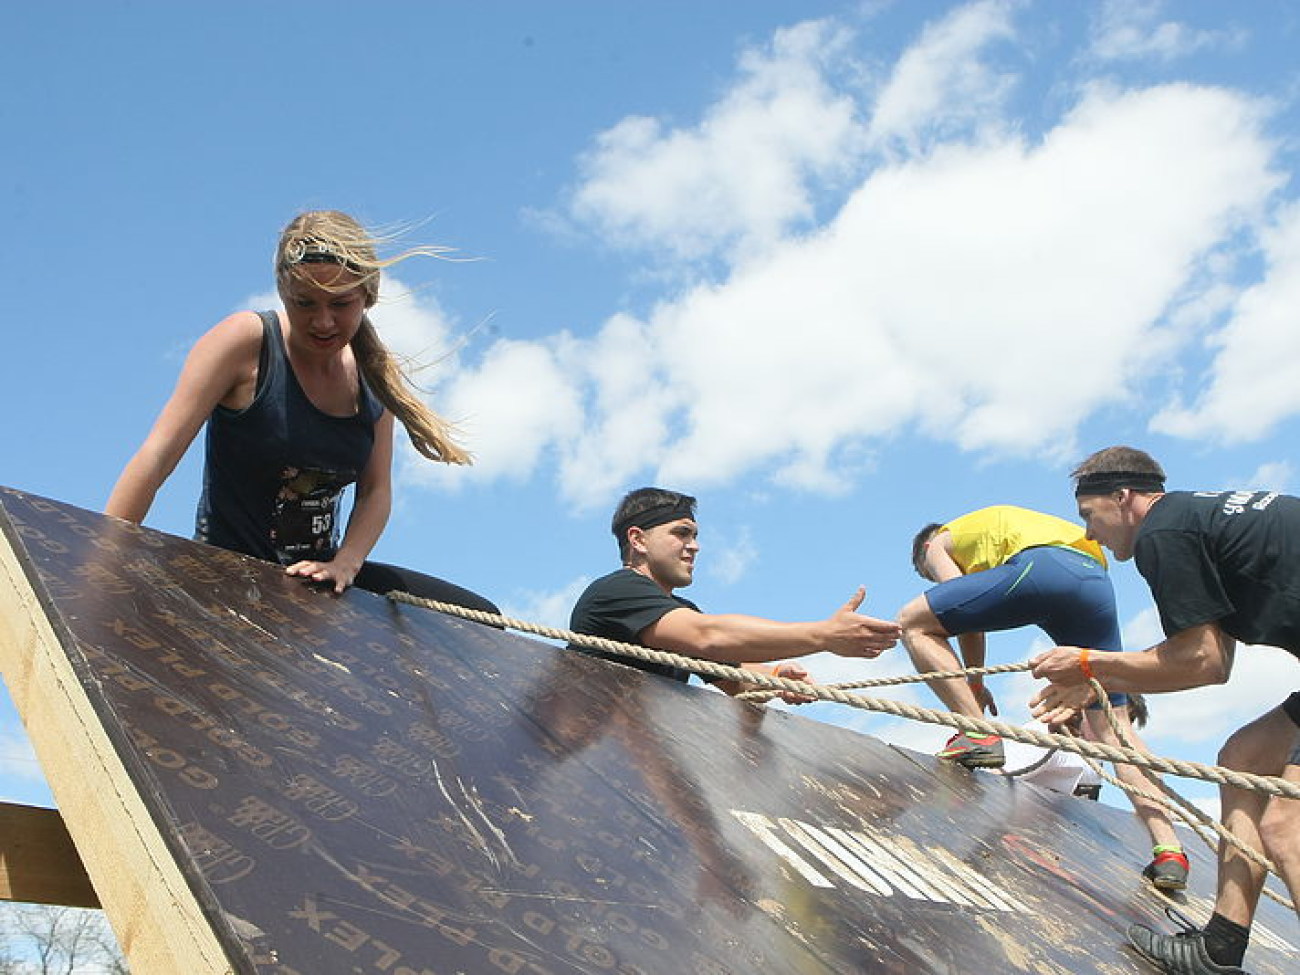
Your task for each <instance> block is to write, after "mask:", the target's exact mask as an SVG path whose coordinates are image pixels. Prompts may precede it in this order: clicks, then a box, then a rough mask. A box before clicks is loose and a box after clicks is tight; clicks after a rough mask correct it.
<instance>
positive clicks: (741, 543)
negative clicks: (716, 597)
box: [707, 526, 758, 585]
mask: <svg viewBox="0 0 1300 975" xmlns="http://www.w3.org/2000/svg"><path fill="white" fill-rule="evenodd" d="M708 545H709V558H708V563H707V564H708V572H709V575H711V576H713V577H714V578H717V579H720V580H721V581H722V582H723V583H725V584H726V585H732V584H733V583H735V582H737V581H739V580H740V579H741V578H743V577H744V575H745V573H746V572H748V571H749V567H750V566H751V565H753V564H754V562H755V560H756V559H757V558H758V546H757V545H755V543H754V534H753V532H751V531H750V530H749V528H748V526H745V527H742V528H741V529H740V531H739V532H737V533H736V535H735V536H734V537H731V538H720V537H715V535H714V533H710V536H709V542H708Z"/></svg>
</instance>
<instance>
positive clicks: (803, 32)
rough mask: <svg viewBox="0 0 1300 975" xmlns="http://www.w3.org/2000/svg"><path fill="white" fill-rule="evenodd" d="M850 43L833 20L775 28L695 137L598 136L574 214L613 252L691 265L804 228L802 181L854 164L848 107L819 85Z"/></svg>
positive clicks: (647, 131)
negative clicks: (662, 253)
mask: <svg viewBox="0 0 1300 975" xmlns="http://www.w3.org/2000/svg"><path fill="white" fill-rule="evenodd" d="M846 40H847V36H846V35H845V34H844V33H843V32H842V31H841V30H840V29H838V28H836V27H834V26H832V25H831V24H829V23H828V22H824V21H813V22H808V23H803V24H799V25H797V26H795V27H791V28H787V29H784V30H779V31H777V32H776V34H775V36H774V37H773V39H772V44H771V47H770V49H769V50H766V51H758V50H750V51H747V52H745V53H744V54H743V55H742V57H741V59H740V66H739V67H740V74H741V78H740V80H739V81H738V82H737V84H736V85H735V86H734V87H733V88H732V89H731V91H729V92H728V93H726V94H725V95H724V96H723V97H722V98H721V99H719V101H718V102H717V103H716V104H715V105H714V106H713V107H712V108H710V109H709V110H708V111H707V112H706V113H705V115H704V117H703V118H702V119H701V121H700V122H699V124H698V125H696V126H694V127H692V128H669V127H667V126H666V125H665V124H664V123H663V122H662V121H660V120H659V119H654V118H647V117H643V116H632V117H629V118H626V119H624V120H623V121H621V122H619V123H618V124H617V125H615V126H613V127H612V128H610V129H609V130H607V131H605V132H603V133H601V134H600V135H599V136H597V137H596V144H595V147H594V148H593V149H592V150H591V151H590V152H588V153H587V155H586V156H585V157H584V159H583V160H582V171H583V182H582V184H581V185H580V186H579V187H578V188H577V189H576V191H575V192H574V194H573V199H572V202H571V207H570V210H571V215H572V216H573V217H574V218H575V219H576V220H578V221H579V222H581V223H585V224H589V225H591V226H593V227H595V228H597V229H598V230H599V231H600V232H601V233H602V234H603V235H605V236H606V237H607V238H608V239H609V240H610V241H611V242H615V243H621V244H623V245H626V246H636V247H646V248H650V249H655V250H658V249H660V248H664V249H666V250H667V251H668V252H670V253H671V254H672V255H674V256H676V257H679V258H695V257H700V256H703V255H706V254H708V253H711V252H712V251H713V250H714V249H715V248H718V247H719V246H724V245H736V244H739V243H741V242H743V243H744V244H745V245H746V246H747V247H755V246H763V245H766V244H769V243H771V242H772V241H775V240H777V239H778V238H779V237H780V236H781V234H782V233H783V232H784V231H785V230H786V229H787V228H789V227H790V226H791V225H792V224H793V223H795V222H798V221H804V220H807V219H808V218H809V217H810V216H812V213H813V201H812V198H811V195H810V193H809V189H808V187H807V186H806V185H805V179H806V177H807V176H809V175H824V174H828V173H833V172H835V171H836V170H838V169H840V168H841V167H842V166H843V165H844V163H845V159H846V155H849V156H851V155H852V152H851V150H852V140H853V138H854V136H855V132H856V127H855V125H854V112H855V104H854V102H853V99H852V98H851V97H849V96H848V95H846V94H839V93H836V92H834V91H833V90H832V89H831V88H830V86H829V85H828V83H827V80H826V78H825V77H824V71H825V69H826V68H827V66H828V65H829V64H830V63H832V62H834V61H835V59H836V58H838V57H840V56H842V54H843V51H844V48H845V44H846Z"/></svg>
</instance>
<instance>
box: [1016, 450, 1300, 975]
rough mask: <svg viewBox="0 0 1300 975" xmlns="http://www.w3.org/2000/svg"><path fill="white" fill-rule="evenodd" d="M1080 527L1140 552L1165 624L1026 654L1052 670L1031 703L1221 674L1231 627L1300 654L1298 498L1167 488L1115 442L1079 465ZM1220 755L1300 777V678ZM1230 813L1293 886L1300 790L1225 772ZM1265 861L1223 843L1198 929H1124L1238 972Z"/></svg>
mask: <svg viewBox="0 0 1300 975" xmlns="http://www.w3.org/2000/svg"><path fill="white" fill-rule="evenodd" d="M1074 478H1075V484H1076V486H1075V496H1076V498H1077V499H1078V504H1079V516H1080V517H1081V518H1082V519H1083V521H1084V523H1085V525H1086V526H1087V528H1088V537H1089V538H1092V539H1095V540H1097V541H1099V542H1101V544H1103V545H1105V546H1106V547H1107V548H1109V549H1110V550H1111V551H1112V552H1113V553H1114V555H1115V558H1116V559H1117V560H1119V561H1121V562H1123V561H1126V560H1128V559H1135V560H1136V562H1137V567H1138V571H1139V572H1141V573H1142V577H1143V578H1144V579H1146V581H1147V584H1148V585H1149V586H1150V587H1151V594H1152V596H1153V597H1154V599H1155V602H1156V607H1157V609H1158V610H1159V612H1160V622H1161V625H1162V627H1163V629H1164V632H1165V639H1164V641H1163V642H1161V643H1158V644H1156V645H1155V646H1154V647H1151V648H1150V649H1148V650H1146V651H1145V652H1143V653H1113V654H1111V653H1108V654H1095V655H1092V654H1089V653H1088V651H1087V650H1086V649H1084V648H1079V647H1057V648H1055V649H1053V650H1050V651H1048V652H1047V653H1044V654H1040V655H1039V656H1037V657H1035V658H1034V659H1033V660H1031V661H1030V664H1031V667H1032V670H1033V674H1034V676H1035V677H1043V678H1046V679H1048V680H1049V681H1051V684H1049V685H1048V687H1047V688H1046V689H1045V690H1043V691H1042V692H1041V693H1040V694H1039V695H1038V696H1037V697H1036V698H1035V699H1034V701H1033V702H1031V703H1032V704H1033V708H1034V714H1035V716H1036V717H1040V718H1043V719H1044V720H1047V721H1059V720H1061V719H1062V718H1064V717H1065V716H1067V715H1069V714H1070V713H1072V712H1073V711H1074V710H1076V709H1078V708H1079V707H1081V706H1083V705H1085V704H1087V703H1089V702H1090V701H1091V699H1092V698H1093V696H1094V693H1095V692H1094V691H1093V690H1092V688H1091V686H1090V685H1089V683H1088V681H1087V677H1088V676H1089V675H1092V676H1095V677H1096V679H1097V680H1098V681H1099V682H1100V683H1101V684H1102V686H1103V687H1105V688H1106V690H1107V691H1111V692H1114V691H1177V690H1183V689H1186V688H1190V687H1201V686H1203V685H1206V684H1221V683H1224V682H1225V681H1227V679H1228V676H1229V674H1230V673H1231V670H1232V661H1233V653H1234V651H1235V647H1236V641H1238V640H1240V641H1241V642H1243V643H1247V644H1267V645H1270V646H1277V647H1281V648H1283V649H1284V650H1287V651H1288V652H1290V653H1292V654H1294V655H1296V656H1297V657H1300V498H1294V497H1290V496H1288V495H1282V494H1276V493H1273V492H1263V491H1216V492H1196V493H1191V492H1186V491H1173V492H1169V493H1166V492H1165V489H1164V480H1165V474H1164V471H1163V470H1162V469H1161V467H1160V465H1159V464H1158V463H1156V461H1155V460H1154V459H1153V458H1152V457H1151V456H1150V455H1148V454H1146V453H1144V452H1142V451H1140V450H1135V449H1133V448H1131V447H1109V448H1107V449H1105V450H1102V451H1099V452H1097V453H1096V454H1093V455H1092V456H1091V457H1089V458H1088V459H1087V460H1085V461H1084V462H1083V463H1082V464H1080V465H1079V467H1078V468H1077V469H1076V470H1075V471H1074ZM1218 762H1219V764H1220V765H1222V766H1224V767H1226V768H1231V769H1236V770H1239V771H1243V772H1250V773H1254V774H1256V775H1272V776H1283V777H1285V778H1286V779H1289V780H1291V781H1294V782H1297V783H1300V691H1298V692H1296V693H1294V694H1292V695H1291V696H1290V697H1288V698H1287V699H1286V700H1285V701H1284V702H1282V703H1281V704H1280V705H1278V706H1277V707H1275V708H1273V709H1272V710H1270V711H1268V712H1267V713H1266V714H1264V715H1263V716H1261V717H1259V718H1257V719H1255V720H1254V721H1252V722H1251V723H1250V724H1248V725H1246V726H1245V727H1243V728H1241V729H1240V730H1238V731H1237V732H1235V733H1234V734H1233V735H1232V737H1230V738H1229V739H1228V741H1227V743H1226V744H1225V745H1224V746H1223V748H1222V749H1221V750H1220V752H1219V757H1218ZM1219 794H1220V805H1221V809H1222V819H1223V822H1224V824H1225V825H1226V826H1227V827H1228V828H1230V829H1231V830H1232V831H1233V833H1234V834H1235V835H1236V836H1237V837H1238V838H1239V839H1240V840H1242V841H1243V842H1244V843H1246V844H1247V845H1249V846H1251V847H1252V848H1254V849H1257V850H1258V849H1260V848H1261V847H1262V848H1263V849H1264V851H1265V852H1266V853H1267V854H1268V856H1269V857H1270V858H1271V859H1272V861H1273V862H1274V864H1276V866H1277V868H1278V872H1279V874H1280V875H1281V877H1282V879H1283V880H1284V881H1285V882H1286V885H1287V887H1288V888H1289V889H1290V891H1291V896H1292V898H1294V899H1297V900H1300V801H1297V800H1293V799H1281V798H1270V797H1269V796H1267V795H1264V794H1261V793H1257V792H1248V791H1244V790H1240V789H1235V788H1232V787H1230V786H1222V787H1220V790H1219ZM1263 884H1264V871H1263V870H1262V869H1261V868H1260V867H1257V866H1256V865H1255V864H1254V863H1252V862H1251V861H1249V860H1247V859H1246V858H1245V857H1244V856H1243V855H1242V854H1241V853H1240V852H1239V851H1238V850H1237V849H1236V848H1235V847H1234V846H1232V845H1231V844H1229V843H1221V844H1220V846H1219V871H1218V882H1217V890H1216V895H1215V904H1214V914H1213V916H1212V917H1211V918H1210V921H1209V923H1208V924H1207V925H1206V927H1205V928H1204V930H1199V929H1191V930H1188V931H1184V932H1181V933H1179V934H1176V935H1165V934H1159V933H1157V932H1155V931H1153V930H1151V929H1150V928H1148V927H1146V926H1145V925H1133V926H1132V927H1131V928H1130V929H1129V940H1130V942H1132V944H1133V945H1134V946H1135V947H1136V948H1137V949H1138V950H1139V951H1141V952H1142V953H1143V954H1144V955H1146V956H1147V957H1148V958H1150V959H1152V960H1153V961H1156V962H1158V963H1159V964H1161V965H1162V966H1163V967H1164V970H1165V971H1166V972H1173V973H1184V975H1212V973H1220V972H1227V973H1240V972H1241V968H1240V965H1241V962H1242V959H1243V958H1244V956H1245V952H1246V946H1247V943H1248V941H1249V937H1250V924H1251V921H1252V920H1253V919H1254V915H1255V908H1256V906H1257V905H1258V902H1259V896H1260V891H1261V890H1262V888H1263Z"/></svg>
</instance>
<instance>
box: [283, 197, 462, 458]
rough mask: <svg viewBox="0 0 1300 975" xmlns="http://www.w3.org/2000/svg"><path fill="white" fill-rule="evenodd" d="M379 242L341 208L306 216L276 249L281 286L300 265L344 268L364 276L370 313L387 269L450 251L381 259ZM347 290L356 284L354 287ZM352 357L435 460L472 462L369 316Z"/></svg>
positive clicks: (413, 251)
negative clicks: (391, 350)
mask: <svg viewBox="0 0 1300 975" xmlns="http://www.w3.org/2000/svg"><path fill="white" fill-rule="evenodd" d="M375 242H376V237H375V236H373V235H372V234H370V233H369V232H368V231H367V230H366V229H365V228H364V227H362V226H361V224H359V223H357V221H356V220H354V219H353V218H352V217H350V216H348V215H347V214H346V213H342V212H340V211H338V210H309V211H307V212H306V213H301V214H299V215H298V216H296V217H294V218H293V220H292V221H290V222H289V225H288V226H287V227H285V228H284V232H283V233H282V234H280V244H279V246H278V247H276V249H275V279H276V283H277V285H279V287H280V291H281V292H282V293H283V292H284V291H285V288H286V285H287V284H288V283H289V279H290V278H291V277H292V276H294V275H295V274H298V273H300V272H299V270H298V268H299V267H300V265H302V264H305V263H310V262H321V261H326V262H329V263H335V264H339V265H341V266H342V267H345V268H347V269H348V270H349V271H352V272H353V273H354V274H357V275H360V277H361V286H362V288H363V289H364V291H365V296H366V308H367V309H369V308H371V307H372V306H373V305H374V304H375V302H376V301H378V300H379V278H380V274H381V272H382V271H383V270H384V269H385V268H387V267H391V266H392V265H394V264H397V263H398V262H399V261H404V260H406V259H407V258H408V257H414V256H416V255H425V256H430V257H437V256H439V255H440V254H443V253H445V248H440V247H428V246H421V247H411V248H408V249H407V250H404V251H402V252H401V253H400V254H397V255H395V256H393V257H388V258H381V257H379V255H378V253H377V250H376V247H375ZM347 287H349V288H352V287H355V285H354V284H351V283H349V284H348V286H347ZM352 354H353V355H354V356H355V357H356V360H357V368H358V369H359V370H360V371H361V375H362V376H363V377H364V378H365V380H366V382H367V383H368V384H369V386H370V388H371V389H372V390H374V393H375V395H376V396H377V397H378V398H379V401H380V402H381V403H383V404H384V406H386V407H387V408H388V410H389V412H391V413H392V414H393V416H395V417H397V419H398V420H400V421H401V423H402V426H403V427H405V428H406V434H407V436H409V437H410V438H411V443H412V444H413V445H414V446H415V449H416V450H418V451H419V452H420V453H421V454H423V455H424V456H425V457H428V458H429V459H430V460H438V461H442V462H443V463H447V464H469V463H472V460H471V458H470V455H469V453H468V452H467V451H466V450H465V449H464V448H463V447H461V446H460V445H459V444H458V443H456V440H455V429H454V427H453V426H452V424H450V423H449V422H447V421H446V420H444V419H443V418H442V417H440V416H439V415H438V414H437V413H435V412H433V410H431V409H430V408H429V407H428V406H426V405H425V403H424V401H423V400H421V399H420V397H419V396H417V395H416V390H415V387H414V385H413V384H412V383H411V379H410V377H409V376H408V375H407V374H406V371H405V370H404V369H403V368H402V365H401V363H400V362H399V361H398V360H397V357H396V356H394V355H393V354H392V353H391V352H390V351H389V350H388V347H387V346H385V345H384V343H383V342H382V341H381V340H380V338H379V333H378V332H377V331H375V326H374V325H373V324H371V322H370V316H369V315H363V316H362V318H361V328H360V329H359V330H358V331H357V334H356V336H355V337H354V338H353V339H352Z"/></svg>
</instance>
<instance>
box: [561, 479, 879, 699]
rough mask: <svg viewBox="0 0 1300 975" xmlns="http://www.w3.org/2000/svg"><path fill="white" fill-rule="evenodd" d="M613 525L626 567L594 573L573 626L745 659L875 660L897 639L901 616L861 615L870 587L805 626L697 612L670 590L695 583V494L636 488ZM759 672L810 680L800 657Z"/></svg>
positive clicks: (678, 673) (666, 671) (669, 673)
mask: <svg viewBox="0 0 1300 975" xmlns="http://www.w3.org/2000/svg"><path fill="white" fill-rule="evenodd" d="M610 529H611V530H612V531H613V533H614V537H615V538H616V539H617V540H618V547H619V556H620V558H621V559H622V561H623V567H622V568H621V569H618V570H617V571H615V572H612V573H610V574H609V575H607V576H603V577H602V578H600V579H597V580H596V581H595V582H593V583H592V584H591V585H590V586H588V587H587V589H586V591H585V592H584V593H583V594H582V595H581V596H580V597H579V598H578V602H577V603H576V605H575V606H574V607H573V614H572V617H571V620H570V623H569V629H571V630H574V631H575V632H578V633H586V634H590V635H592V636H599V637H604V638H606V639H609V640H618V641H619V642H622V643H633V644H638V645H640V646H644V647H652V648H654V649H657V650H664V651H667V652H670V653H676V654H681V655H683V656H689V657H698V658H700V659H703V660H713V661H717V662H719V663H726V664H740V665H746V666H750V665H753V664H755V663H758V662H761V661H771V660H783V659H785V658H791V657H802V656H805V655H807V654H810V653H816V652H818V651H821V650H825V651H829V652H830V653H835V654H839V655H841V656H845V657H875V656H877V655H878V654H880V652H881V651H883V650H886V649H888V648H889V647H892V646H893V645H894V644H895V643H896V642H897V640H898V636H899V629H898V625H897V624H896V623H894V622H892V621H886V620H878V619H873V618H871V617H869V616H862V615H860V614H859V613H857V612H856V610H857V608H858V606H860V605H861V604H862V600H863V597H864V596H865V594H866V590H864V589H861V588H859V589H858V591H857V592H856V593H855V594H854V595H853V597H852V598H851V599H849V601H848V602H847V603H845V604H844V606H843V607H841V608H840V609H839V610H838V611H837V612H835V613H834V614H832V615H831V616H830V617H828V618H827V619H824V620H817V621H813V622H807V623H779V622H776V621H775V620H769V619H763V618H761V617H757V616H741V615H738V614H727V615H714V614H709V613H702V612H700V610H699V607H698V606H696V605H695V604H694V603H692V602H691V601H690V600H687V599H683V598H682V597H681V596H678V595H676V594H675V593H674V591H673V590H675V589H679V588H682V587H685V586H689V585H690V584H691V579H692V576H693V573H694V571H695V556H696V553H698V552H699V549H700V546H699V542H698V533H699V529H698V526H697V525H696V523H695V499H694V498H692V497H690V496H689V495H685V494H678V493H677V492H676V491H665V490H663V489H661V488H639V489H638V490H636V491H632V492H631V493H630V494H628V495H627V496H626V497H624V498H623V500H622V501H621V502H620V503H619V505H618V508H617V509H616V510H615V511H614V517H613V520H612V522H611V525H610ZM575 649H584V648H581V647H576V648H575ZM585 652H587V653H596V654H597V655H598V656H602V657H606V658H607V659H611V660H616V661H618V662H619V663H625V664H627V665H628V666H631V667H637V668H640V669H641V670H647V671H650V672H651V673H657V674H661V675H662V676H665V677H670V678H672V679H674V680H679V681H685V680H687V679H688V678H689V677H690V674H689V673H688V672H687V671H685V670H681V669H679V668H675V667H667V666H664V665H661V664H655V663H650V662H645V661H640V660H634V659H632V658H626V657H622V658H620V657H618V656H616V655H611V654H606V653H602V652H599V651H593V650H586V651H585ZM758 669H763V670H765V671H766V672H769V673H775V674H776V675H777V676H779V677H790V678H791V679H795V680H802V679H805V678H806V677H807V672H806V671H805V670H804V669H803V668H802V667H800V666H798V665H797V664H783V665H782V666H781V667H779V668H776V669H775V670H771V669H768V668H758ZM787 699H789V698H787Z"/></svg>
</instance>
